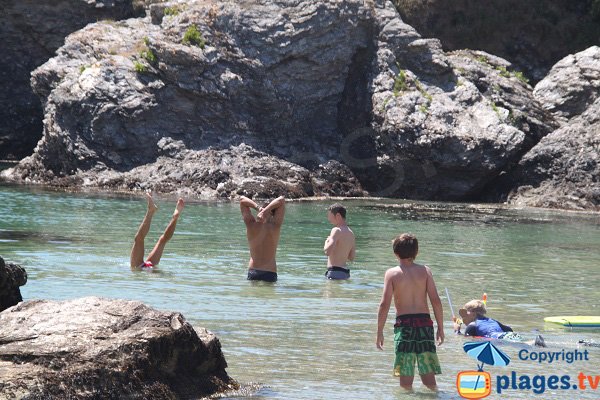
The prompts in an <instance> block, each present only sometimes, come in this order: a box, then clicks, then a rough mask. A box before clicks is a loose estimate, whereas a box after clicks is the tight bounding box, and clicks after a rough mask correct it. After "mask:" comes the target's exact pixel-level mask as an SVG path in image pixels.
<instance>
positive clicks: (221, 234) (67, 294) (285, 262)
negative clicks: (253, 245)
mask: <svg viewBox="0 0 600 400" xmlns="http://www.w3.org/2000/svg"><path fill="white" fill-rule="evenodd" d="M174 200H175V199H168V198H159V199H157V203H158V205H159V207H160V209H159V211H158V213H157V214H156V216H155V218H154V221H153V225H152V229H151V231H150V234H149V236H148V238H147V242H146V243H147V247H148V248H149V247H151V246H152V245H153V244H154V241H155V240H156V239H157V238H158V237H159V235H160V234H161V233H162V230H163V229H164V228H165V226H166V223H167V222H168V220H169V217H170V215H171V213H172V211H173V208H174V206H175V201H174ZM344 203H345V205H346V206H347V208H348V223H349V224H350V226H351V227H352V229H353V230H354V231H355V233H356V236H357V257H356V261H355V262H354V263H353V265H352V267H351V268H352V278H351V279H350V280H349V281H347V282H332V281H327V280H325V279H324V276H323V274H324V272H325V262H326V259H325V256H324V255H323V253H322V246H323V241H324V239H325V237H326V236H327V234H328V232H329V230H330V229H331V226H330V225H329V223H328V222H327V219H326V207H327V206H328V205H329V204H330V202H306V201H304V202H291V203H288V204H287V213H286V220H285V223H284V227H283V230H282V235H281V242H280V246H279V250H278V265H279V281H278V282H277V283H276V284H274V285H272V284H264V283H253V282H248V281H247V280H246V279H245V273H246V265H247V261H248V251H247V243H246V238H245V230H244V225H243V222H242V220H241V216H240V213H239V206H238V205H237V204H231V203H226V202H225V203H217V202H214V203H200V202H196V203H192V202H189V203H188V204H187V206H186V208H185V210H184V212H183V214H182V217H181V218H180V221H179V223H178V226H177V232H176V234H175V236H174V238H173V240H172V241H171V242H170V243H169V244H168V245H167V248H166V251H165V254H164V256H163V259H162V261H161V263H160V266H159V268H158V271H157V272H155V273H147V272H132V271H130V269H129V251H130V246H131V240H132V238H133V235H134V234H135V232H136V230H137V227H138V226H139V223H140V222H141V220H142V217H143V215H144V212H145V201H144V200H143V198H142V197H141V196H140V197H134V196H116V195H100V194H69V193H62V192H52V191H44V190H40V189H31V188H23V187H13V186H0V256H2V257H3V258H4V259H5V260H6V261H11V262H15V263H18V264H20V265H22V266H24V267H25V268H26V269H27V272H28V275H29V280H28V283H27V285H26V286H24V287H22V288H21V292H22V294H23V297H24V298H25V299H26V300H30V299H36V298H43V299H53V300H63V299H71V298H76V297H82V296H102V297H113V298H125V299H132V300H140V301H143V302H145V303H147V304H149V305H151V306H153V307H156V308H158V309H163V310H175V311H179V312H181V313H182V314H183V315H184V316H185V317H186V319H187V320H188V321H189V322H190V323H191V324H192V325H194V326H196V327H206V328H207V329H209V330H211V331H213V332H214V333H216V334H217V335H218V337H219V338H220V340H221V343H222V346H223V351H224V353H225V356H226V359H227V362H228V364H229V368H228V373H229V374H230V375H231V376H232V377H234V378H235V379H237V380H238V381H239V382H241V383H248V382H259V383H262V384H263V385H264V387H263V389H262V390H260V391H259V392H258V393H256V394H255V395H254V396H252V398H261V399H394V398H440V399H454V398H459V396H458V394H457V390H456V384H455V381H456V375H457V373H459V372H460V371H463V370H473V369H476V362H475V360H473V359H470V358H469V357H468V356H467V355H466V354H465V353H464V352H463V350H462V343H463V342H464V341H465V340H464V338H463V337H460V336H456V335H454V334H453V333H452V326H451V322H450V315H451V313H450V310H449V306H448V302H447V298H446V295H445V291H444V288H448V290H449V292H450V294H451V296H452V301H453V303H454V308H455V310H457V309H458V308H459V306H460V305H462V304H463V303H465V302H466V301H468V300H470V299H471V298H480V297H481V295H482V293H483V292H486V293H487V294H488V297H489V299H488V308H489V312H488V314H489V316H491V317H493V318H496V319H498V320H500V321H502V322H503V323H505V324H508V325H511V326H512V327H513V329H514V330H515V331H518V332H520V333H521V334H522V335H524V336H526V337H531V338H532V337H534V336H535V334H536V333H538V332H539V333H541V334H542V335H544V337H545V338H546V341H547V342H548V344H549V348H548V349H546V351H558V352H561V351H562V350H563V349H564V350H565V351H573V350H575V349H576V348H577V344H576V342H577V341H578V340H579V339H588V340H595V341H596V342H600V329H587V330H573V331H572V330H568V329H565V328H562V327H559V326H554V325H550V324H545V323H544V321H543V318H544V317H545V316H551V315H600V301H599V300H600V292H599V290H598V288H599V286H600V276H599V275H600V265H599V264H600V262H599V261H600V245H599V244H600V225H599V223H600V215H598V214H586V213H569V212H559V211H547V210H532V209H528V210H516V209H510V208H506V207H504V206H500V205H470V204H448V203H446V204H444V203H423V202H412V203H409V202H400V201H396V202H394V201H390V200H377V199H369V200H347V201H345V202H344ZM401 232H413V233H415V234H416V235H417V236H418V238H419V243H420V254H419V256H418V259H417V261H420V262H421V263H426V264H428V265H429V266H430V267H431V268H432V270H433V275H434V279H435V281H436V283H437V287H438V291H439V292H440V296H441V297H442V301H443V302H444V303H443V304H444V313H445V320H446V324H445V332H446V343H444V344H443V345H442V346H441V347H439V348H438V354H439V357H440V361H441V364H442V369H443V374H442V375H440V376H438V385H439V388H440V392H439V393H437V394H431V393H429V392H428V391H427V390H425V389H424V388H423V387H422V386H421V384H420V381H419V380H418V378H417V379H415V393H412V394H407V393H404V392H403V391H401V390H400V389H399V385H398V380H397V378H394V377H393V376H392V364H393V349H392V347H393V332H392V324H393V310H391V311H390V315H389V318H388V324H387V328H386V343H385V351H383V352H382V351H379V350H377V349H376V348H375V344H374V341H375V331H376V324H377V306H378V303H379V300H380V296H381V289H382V286H383V274H384V272H385V270H386V269H387V268H389V267H392V266H394V265H396V261H395V258H394V255H393V253H392V250H391V240H392V238H393V237H394V235H396V234H398V233H401ZM501 349H502V350H503V351H505V352H506V354H507V355H509V357H510V358H511V364H510V365H509V366H507V367H491V366H486V367H485V370H486V371H488V372H490V374H491V377H492V382H491V384H492V395H491V396H490V397H489V398H492V399H493V398H514V399H523V398H543V399H549V398H555V399H562V398H566V396H567V395H569V396H571V397H573V398H578V399H597V398H599V397H600V387H599V388H598V389H597V390H589V389H588V390H581V389H578V390H574V389H569V390H562V389H554V390H552V389H549V388H546V390H545V391H544V393H542V394H536V393H534V392H533V389H534V388H533V387H532V389H531V390H526V389H522V390H520V389H507V390H505V391H503V393H502V395H499V394H497V393H496V387H497V382H498V378H497V377H498V376H502V375H506V376H509V377H510V375H511V373H512V372H513V371H514V372H515V373H516V375H517V377H521V376H523V375H527V376H528V377H530V378H533V377H534V376H535V375H538V376H540V377H541V376H543V377H544V378H545V379H547V377H549V376H550V375H558V376H563V375H569V376H570V379H571V383H577V382H578V381H577V375H578V374H579V373H580V372H583V373H584V374H586V375H593V376H596V375H600V348H580V349H579V350H580V351H583V350H586V349H587V350H588V351H589V353H588V358H589V360H587V361H576V362H573V363H568V362H566V361H557V362H553V363H552V364H548V363H538V362H535V361H531V360H520V359H519V351H521V350H523V349H526V348H525V347H523V346H518V345H502V346H501ZM528 350H530V351H531V350H532V349H531V348H529V349H528ZM536 382H537V383H538V385H539V384H540V382H541V378H538V380H537V381H536ZM517 384H518V383H517ZM538 391H539V389H538Z"/></svg>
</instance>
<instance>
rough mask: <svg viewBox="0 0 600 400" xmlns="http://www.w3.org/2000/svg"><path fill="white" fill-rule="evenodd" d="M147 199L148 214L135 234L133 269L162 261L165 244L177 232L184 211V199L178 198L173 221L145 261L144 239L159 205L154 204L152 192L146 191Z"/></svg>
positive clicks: (131, 262) (132, 253) (143, 267)
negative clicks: (176, 228)
mask: <svg viewBox="0 0 600 400" xmlns="http://www.w3.org/2000/svg"><path fill="white" fill-rule="evenodd" d="M146 199H147V201H148V209H147V210H146V215H145V216H144V219H143V221H142V224H141V225H140V227H139V229H138V231H137V233H136V234H135V238H134V240H133V247H132V249H131V257H130V260H129V263H130V265H131V269H132V270H141V269H145V268H153V267H155V266H157V265H158V263H159V262H160V258H161V257H162V254H163V250H164V249H165V245H166V244H167V242H168V241H169V240H171V238H172V237H173V234H174V233H175V226H176V225H177V220H178V219H179V215H180V214H181V211H183V207H184V206H185V204H184V202H183V199H179V200H177V205H176V206H175V211H173V216H172V217H171V221H170V222H169V224H168V225H167V228H166V229H165V232H164V233H163V234H162V236H161V237H160V238H159V239H158V241H157V242H156V244H155V245H154V248H153V249H152V251H151V252H150V254H149V255H148V257H147V258H146V260H145V261H144V239H145V238H146V235H147V234H148V232H149V231H150V224H151V223H152V217H153V216H154V213H155V212H156V210H158V206H157V205H156V204H154V200H153V199H152V195H151V194H150V193H146Z"/></svg>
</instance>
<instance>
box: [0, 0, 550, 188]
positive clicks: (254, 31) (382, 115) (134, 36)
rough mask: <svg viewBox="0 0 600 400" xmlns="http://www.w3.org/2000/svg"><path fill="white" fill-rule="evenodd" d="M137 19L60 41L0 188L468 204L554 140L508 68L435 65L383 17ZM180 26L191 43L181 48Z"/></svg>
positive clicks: (467, 60) (170, 15)
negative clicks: (21, 154)
mask: <svg viewBox="0 0 600 400" xmlns="http://www.w3.org/2000/svg"><path fill="white" fill-rule="evenodd" d="M150 10H151V17H150V18H146V19H129V20H126V21H121V22H111V23H106V22H102V23H96V24H92V25H89V26H87V27H86V28H84V29H83V30H81V31H79V32H76V33H74V34H72V35H70V36H69V37H68V38H67V39H66V41H65V45H64V46H63V47H62V48H61V49H60V50H59V51H58V55H57V56H56V57H54V58H53V59H51V60H50V61H48V62H47V63H46V64H44V65H43V66H41V67H40V68H38V69H37V70H36V71H35V72H34V73H33V77H32V83H33V86H34V90H35V92H36V93H37V94H38V95H39V96H40V97H41V98H42V100H43V103H44V105H45V119H44V137H43V139H42V140H41V141H40V142H39V144H38V146H37V148H36V150H35V153H34V154H33V156H31V157H29V158H27V159H25V160H24V161H23V162H22V163H21V164H20V165H19V166H17V167H16V168H14V169H11V170H9V171H6V172H4V173H3V174H2V176H3V177H4V178H5V179H9V180H15V181H18V182H33V183H36V182H37V183H50V184H55V185H87V186H92V187H102V188H123V187H125V188H128V189H136V188H140V187H141V186H143V187H145V188H152V189H154V190H156V191H159V192H160V191H166V192H173V191H177V190H190V191H193V192H194V193H196V194H198V195H199V196H202V197H204V196H208V197H219V196H228V195H232V194H236V193H238V189H239V186H240V184H241V183H242V182H244V181H245V180H248V179H249V180H251V181H252V180H254V181H256V182H259V184H258V185H256V184H254V183H252V182H251V184H250V185H246V186H245V188H244V189H242V192H243V193H246V194H249V195H253V194H256V195H261V193H262V192H263V191H264V187H265V182H267V181H268V182H269V183H267V184H266V186H268V187H271V188H278V187H279V188H281V191H284V192H285V191H286V190H287V191H288V192H287V193H295V196H303V195H311V194H336V195H339V194H344V193H345V194H346V195H349V194H352V195H356V194H361V193H362V190H363V188H364V189H366V190H368V191H369V192H370V193H371V194H373V195H384V196H395V197H412V198H422V199H439V200H447V199H452V200H461V199H473V198H478V197H479V196H481V195H482V193H484V192H485V190H486V189H485V188H486V186H487V185H488V184H489V183H490V182H491V181H493V180H494V179H495V177H496V176H497V175H499V174H500V173H501V172H502V171H504V170H506V169H509V168H510V167H511V166H512V165H514V164H515V163H516V162H517V161H518V160H519V158H520V156H521V155H522V154H524V153H525V152H526V151H527V150H529V149H530V148H531V147H532V146H533V145H534V144H535V143H536V142H537V141H538V140H539V138H541V137H543V136H544V135H545V134H547V133H548V132H550V131H552V130H553V129H554V127H555V126H556V123H555V122H554V120H553V118H552V116H551V115H550V114H549V113H547V112H545V111H544V110H542V109H541V107H540V106H539V105H538V103H537V102H536V101H535V100H534V99H533V97H532V96H531V93H530V91H531V88H530V87H529V86H527V85H526V84H525V83H523V82H521V81H519V80H518V79H516V77H515V76H514V74H511V73H510V71H509V70H508V69H510V68H511V67H512V66H511V64H510V63H508V62H506V61H504V60H501V59H497V58H495V57H493V56H490V55H484V54H483V53H481V54H479V53H475V54H469V53H464V54H463V53H460V54H455V55H446V54H445V53H444V52H443V51H442V50H441V45H440V43H439V41H437V40H433V39H423V38H421V37H420V35H419V34H418V33H417V32H416V31H415V30H414V29H413V28H412V27H410V26H408V25H406V24H405V23H404V22H402V20H401V19H400V17H399V15H398V13H397V12H396V10H395V8H394V6H393V4H392V3H390V2H388V1H383V0H381V1H372V2H371V1H367V2H365V1H363V0H345V1H339V0H323V1H318V2H298V1H295V0H276V1H270V2H263V1H258V0H252V1H246V2H234V1H226V2H218V3H212V2H207V1H201V0H196V1H187V2H180V3H177V2H172V3H161V4H153V5H152V6H151V7H150ZM193 26H195V27H196V28H197V30H198V31H199V32H201V34H202V40H204V41H205V43H200V41H199V42H198V43H197V45H194V44H190V43H185V41H184V40H183V38H184V35H185V33H186V32H187V31H188V29H190V28H191V27H193ZM477 57H480V58H482V59H484V61H478V60H477ZM501 66H502V68H508V69H504V70H503V69H502V68H500V67H501ZM135 68H137V70H138V72H136V71H135ZM252 154H253V155H254V156H252ZM253 157H254V163H255V164H256V165H258V166H259V167H255V168H254V169H249V168H248V165H247V164H252V161H250V160H251V159H252V158H253ZM222 160H226V162H222ZM227 160H228V161H227ZM239 163H245V164H246V165H243V164H242V165H237V164H239ZM261 165H266V167H261ZM163 171H167V173H163ZM171 171H174V173H172V172H171ZM177 171H179V172H177ZM332 172H335V173H334V174H332ZM253 174H254V175H256V176H257V178H253V177H252V175H253ZM337 177H339V178H340V179H341V180H342V184H339V185H338V184H336V181H335V180H333V179H337ZM332 180H333V181H332ZM182 183H183V185H184V186H185V187H186V188H187V189H185V188H184V189H181V188H182ZM228 183H230V184H228ZM261 184H262V186H261ZM215 185H216V187H215ZM242 186H243V185H242ZM277 190H279V189H277ZM340 192H341V193H340Z"/></svg>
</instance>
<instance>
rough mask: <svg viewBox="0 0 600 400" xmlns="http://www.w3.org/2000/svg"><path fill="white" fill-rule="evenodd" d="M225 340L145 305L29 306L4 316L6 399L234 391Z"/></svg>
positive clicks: (88, 301)
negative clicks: (228, 371)
mask: <svg viewBox="0 0 600 400" xmlns="http://www.w3.org/2000/svg"><path fill="white" fill-rule="evenodd" d="M226 367H227V363H226V362H225V358H224V357H223V354H222V352H221V345H220V343H219V339H218V338H217V337H216V336H214V335H213V334H212V333H210V332H208V331H207V330H205V329H201V330H198V332H196V331H194V329H193V328H192V326H191V325H190V324H189V323H187V322H186V321H185V319H184V318H183V316H182V315H181V314H179V313H175V312H161V311H156V310H154V309H152V308H150V307H148V306H146V305H144V304H142V303H140V302H135V301H125V300H111V299H101V298H95V297H87V298H82V299H76V300H69V301H64V302H54V301H40V300H37V301H28V302H24V303H21V304H19V305H17V306H15V307H12V308H10V309H8V310H5V311H4V312H2V313H0V376H2V383H1V384H0V397H1V398H28V399H73V398H77V399H99V398H102V399H140V400H141V399H145V400H147V399H161V400H162V399H183V398H200V397H204V396H207V395H212V394H215V393H220V392H223V391H226V390H230V389H235V388H237V387H238V385H237V383H236V382H235V381H233V380H232V379H231V378H230V377H229V376H227V373H226V372H225V368H226Z"/></svg>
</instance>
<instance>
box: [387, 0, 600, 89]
mask: <svg viewBox="0 0 600 400" xmlns="http://www.w3.org/2000/svg"><path fill="white" fill-rule="evenodd" d="M393 2H394V3H395V4H396V5H397V7H398V10H399V11H400V14H401V15H402V18H403V19H404V21H405V22H406V23H408V24H410V25H411V26H413V27H414V28H415V29H416V30H417V31H418V32H419V33H420V34H421V35H423V36H424V37H433V38H437V39H439V40H440V41H441V42H442V45H443V47H444V49H445V50H460V49H474V50H483V51H486V52H488V53H491V54H494V55H497V56H500V57H503V58H505V59H507V60H509V61H510V62H511V63H513V64H514V65H515V68H516V69H518V70H519V71H522V72H524V73H525V75H526V76H528V77H529V78H530V79H532V80H533V82H538V81H539V80H541V79H543V78H544V76H545V75H546V74H547V73H548V71H549V70H550V68H551V67H552V65H554V64H555V63H556V62H557V61H558V60H560V59H562V58H563V57H565V56H567V55H569V54H572V53H576V52H579V51H582V50H584V49H586V48H588V47H589V46H592V45H594V44H597V43H598V37H600V3H598V1H596V0H580V1H564V0H528V1H521V0H486V1H479V0H426V1H423V0H393Z"/></svg>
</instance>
